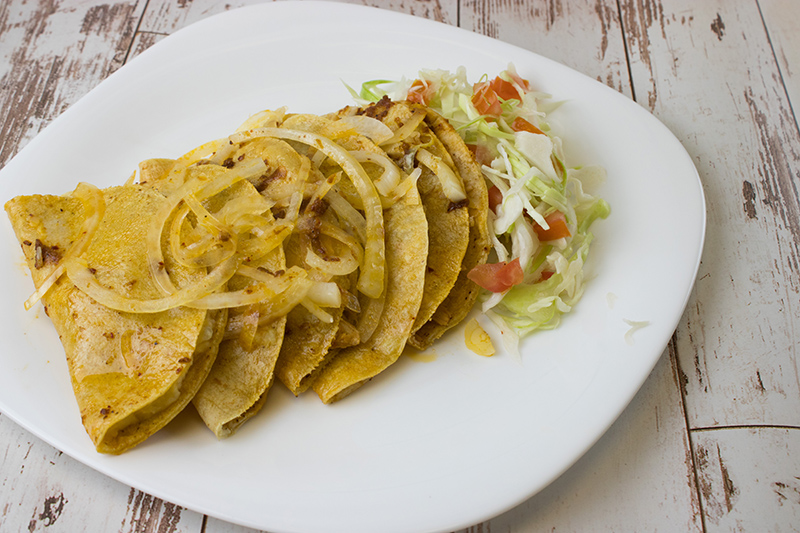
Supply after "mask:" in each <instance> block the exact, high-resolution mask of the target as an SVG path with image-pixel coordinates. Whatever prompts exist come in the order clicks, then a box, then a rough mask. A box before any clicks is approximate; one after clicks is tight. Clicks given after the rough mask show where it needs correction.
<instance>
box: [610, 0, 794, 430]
mask: <svg viewBox="0 0 800 533" xmlns="http://www.w3.org/2000/svg"><path fill="white" fill-rule="evenodd" d="M794 5H795V6H798V7H797V8H795V11H796V12H797V11H798V10H800V4H794ZM798 16H800V15H798ZM759 20H760V16H759V13H758V6H757V5H756V4H755V3H754V2H749V1H736V2H726V1H721V0H717V1H713V2H711V1H710V2H693V1H690V0H674V1H669V2H666V1H665V2H656V1H647V2H644V1H642V2H633V1H629V2H624V3H623V4H622V21H623V26H624V29H625V33H626V36H628V39H629V46H628V49H629V52H630V56H631V72H632V75H633V81H634V89H635V94H636V98H637V100H638V101H639V103H641V104H642V105H644V106H645V107H647V108H649V109H651V110H652V111H653V112H654V113H655V115H656V116H658V117H659V118H660V119H661V120H662V121H663V122H664V123H665V124H666V125H667V126H668V127H669V128H670V129H671V130H672V132H673V133H675V135H676V136H677V137H678V139H680V140H681V141H682V142H683V144H684V146H685V147H686V149H687V150H688V152H689V154H690V155H691V156H692V158H693V160H694V162H695V165H696V166H697V168H698V170H699V172H700V176H701V179H702V182H703V186H704V189H705V193H706V199H707V203H708V229H707V232H706V247H705V252H704V255H703V261H702V264H701V267H700V273H699V276H698V281H697V285H696V287H695V291H694V294H693V296H692V298H691V301H690V303H689V306H688V309H687V312H686V314H685V315H684V318H683V320H682V322H681V325H680V326H679V328H678V333H677V340H678V342H677V348H678V356H679V360H680V366H681V369H682V371H683V382H684V386H685V391H686V401H687V413H688V418H689V422H690V425H691V427H710V426H720V425H722V426H727V425H736V424H775V425H800V381H799V380H798V361H797V358H798V355H797V333H796V332H797V331H798V329H800V298H798V292H800V207H799V206H798V193H797V190H798V182H800V138H799V137H798V132H797V127H796V125H795V123H794V119H793V117H792V113H791V109H790V107H789V103H788V101H787V99H786V94H785V92H784V90H783V87H782V85H781V84H780V81H779V79H780V77H779V73H778V68H777V65H776V62H775V60H774V58H773V56H772V51H771V48H770V46H769V42H768V40H767V36H766V34H765V31H764V28H763V25H760V24H758V23H757V22H758V21H759ZM675 209H676V216H680V206H675Z"/></svg>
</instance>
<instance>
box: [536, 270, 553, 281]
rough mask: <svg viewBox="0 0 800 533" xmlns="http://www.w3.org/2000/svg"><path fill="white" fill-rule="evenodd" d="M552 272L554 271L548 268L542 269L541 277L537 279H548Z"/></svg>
mask: <svg viewBox="0 0 800 533" xmlns="http://www.w3.org/2000/svg"><path fill="white" fill-rule="evenodd" d="M553 274H555V272H550V271H549V270H543V271H542V277H541V278H539V281H547V280H548V279H550V278H551V277H553Z"/></svg>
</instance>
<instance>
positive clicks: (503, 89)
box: [491, 76, 522, 100]
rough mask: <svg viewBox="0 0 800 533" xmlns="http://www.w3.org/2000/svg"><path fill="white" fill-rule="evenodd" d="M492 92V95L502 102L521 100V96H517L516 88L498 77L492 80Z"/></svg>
mask: <svg viewBox="0 0 800 533" xmlns="http://www.w3.org/2000/svg"><path fill="white" fill-rule="evenodd" d="M491 87H492V90H493V91H494V93H495V94H496V95H497V96H498V97H500V98H501V99H503V100H511V99H512V98H513V99H515V100H522V95H520V94H519V91H517V88H516V87H514V85H513V84H512V83H510V82H507V81H506V80H504V79H503V78H501V77H500V76H498V77H496V78H495V79H493V80H492V83H491Z"/></svg>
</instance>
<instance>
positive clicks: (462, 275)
mask: <svg viewBox="0 0 800 533" xmlns="http://www.w3.org/2000/svg"><path fill="white" fill-rule="evenodd" d="M337 115H338V116H339V117H346V116H352V115H357V116H367V117H374V118H376V119H379V120H381V121H382V122H383V123H384V124H386V125H387V126H388V127H389V128H390V129H391V131H392V133H393V135H392V136H391V137H390V138H388V139H385V140H383V141H382V142H381V143H380V145H381V147H382V148H383V149H385V150H386V152H387V154H388V155H389V156H390V157H391V158H392V159H393V160H394V161H395V162H396V163H397V164H398V166H400V168H402V169H403V170H404V171H406V172H411V171H412V170H413V169H415V168H416V169H420V170H421V174H420V177H419V180H418V181H417V185H418V189H419V192H420V196H421V198H422V203H423V205H424V207H425V216H426V219H427V222H428V241H429V249H428V259H427V269H426V272H425V290H424V295H423V301H422V304H421V306H420V311H419V313H418V315H417V318H416V320H415V322H414V326H413V328H412V334H411V338H410V339H409V344H411V345H412V346H414V347H416V348H418V349H424V348H427V347H428V346H430V345H431V344H432V343H433V342H434V341H435V340H436V339H438V338H439V337H441V336H442V335H443V334H444V333H445V331H447V330H448V329H450V328H452V327H453V326H455V325H456V324H458V323H459V322H460V321H461V320H462V319H463V318H464V317H465V316H466V315H467V313H468V312H469V310H470V309H471V308H472V305H473V304H474V302H475V300H476V299H477V296H478V293H479V288H478V287H477V286H476V285H475V284H474V283H473V282H472V281H470V280H469V279H467V277H466V274H467V272H469V270H470V269H472V267H474V266H475V265H477V264H479V263H483V262H485V261H486V257H487V256H488V252H489V237H488V229H487V211H488V193H487V190H486V185H485V181H484V179H483V176H482V175H481V172H480V169H479V168H478V166H477V163H475V160H474V158H473V156H472V154H471V152H470V151H469V149H468V148H467V146H466V145H465V144H464V142H463V140H462V139H461V137H460V136H459V135H458V133H457V132H456V131H455V130H454V129H453V128H452V126H450V124H449V123H448V122H447V121H446V120H445V119H444V118H442V117H441V116H440V115H438V114H437V113H436V112H434V111H432V110H430V109H428V108H426V107H424V106H422V105H419V104H415V103H411V102H407V101H398V102H395V101H392V100H390V99H389V98H387V97H384V98H382V99H381V100H380V101H378V102H376V103H375V104H372V105H370V106H367V107H365V108H352V107H347V108H344V109H343V110H341V111H339V113H338V114H337Z"/></svg>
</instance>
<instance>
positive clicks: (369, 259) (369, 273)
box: [230, 128, 386, 298]
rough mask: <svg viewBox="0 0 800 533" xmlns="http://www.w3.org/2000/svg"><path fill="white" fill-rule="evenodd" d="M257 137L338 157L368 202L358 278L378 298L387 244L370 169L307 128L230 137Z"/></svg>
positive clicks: (364, 289)
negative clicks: (385, 243) (309, 147)
mask: <svg viewBox="0 0 800 533" xmlns="http://www.w3.org/2000/svg"><path fill="white" fill-rule="evenodd" d="M256 137H275V138H279V139H288V140H292V141H295V142H300V143H303V144H306V145H308V146H311V147H313V148H316V149H317V150H319V151H321V152H324V153H325V155H327V156H328V157H329V158H331V159H332V160H334V161H335V162H336V163H337V164H338V165H339V166H340V167H342V170H344V172H345V174H347V176H348V178H350V180H351V181H352V183H353V185H354V186H355V188H356V190H357V191H358V194H359V196H360V197H361V200H362V202H363V204H364V214H365V218H366V221H367V231H366V236H367V240H366V245H365V250H364V262H363V264H362V267H361V273H360V275H359V279H358V284H357V286H358V290H359V291H361V292H362V293H363V294H365V295H367V296H369V297H371V298H375V297H377V296H379V295H380V294H381V293H382V292H383V285H384V278H385V276H386V260H385V247H384V229H383V207H382V205H381V201H380V197H379V196H378V192H377V190H376V189H375V186H374V185H373V183H372V180H370V178H369V176H368V175H367V173H366V172H365V171H364V169H363V168H362V167H361V165H360V164H359V163H358V161H356V160H355V159H354V158H353V156H351V155H350V153H349V152H348V151H347V150H345V149H344V148H342V147H341V146H339V145H338V144H336V143H335V142H333V141H331V140H330V139H327V138H325V137H321V136H319V135H315V134H313V133H308V132H304V131H297V130H287V129H281V128H260V129H256V130H251V131H247V132H242V133H237V134H234V135H232V136H231V137H230V139H231V141H232V142H234V143H236V142H243V141H246V140H249V139H252V138H256Z"/></svg>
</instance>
